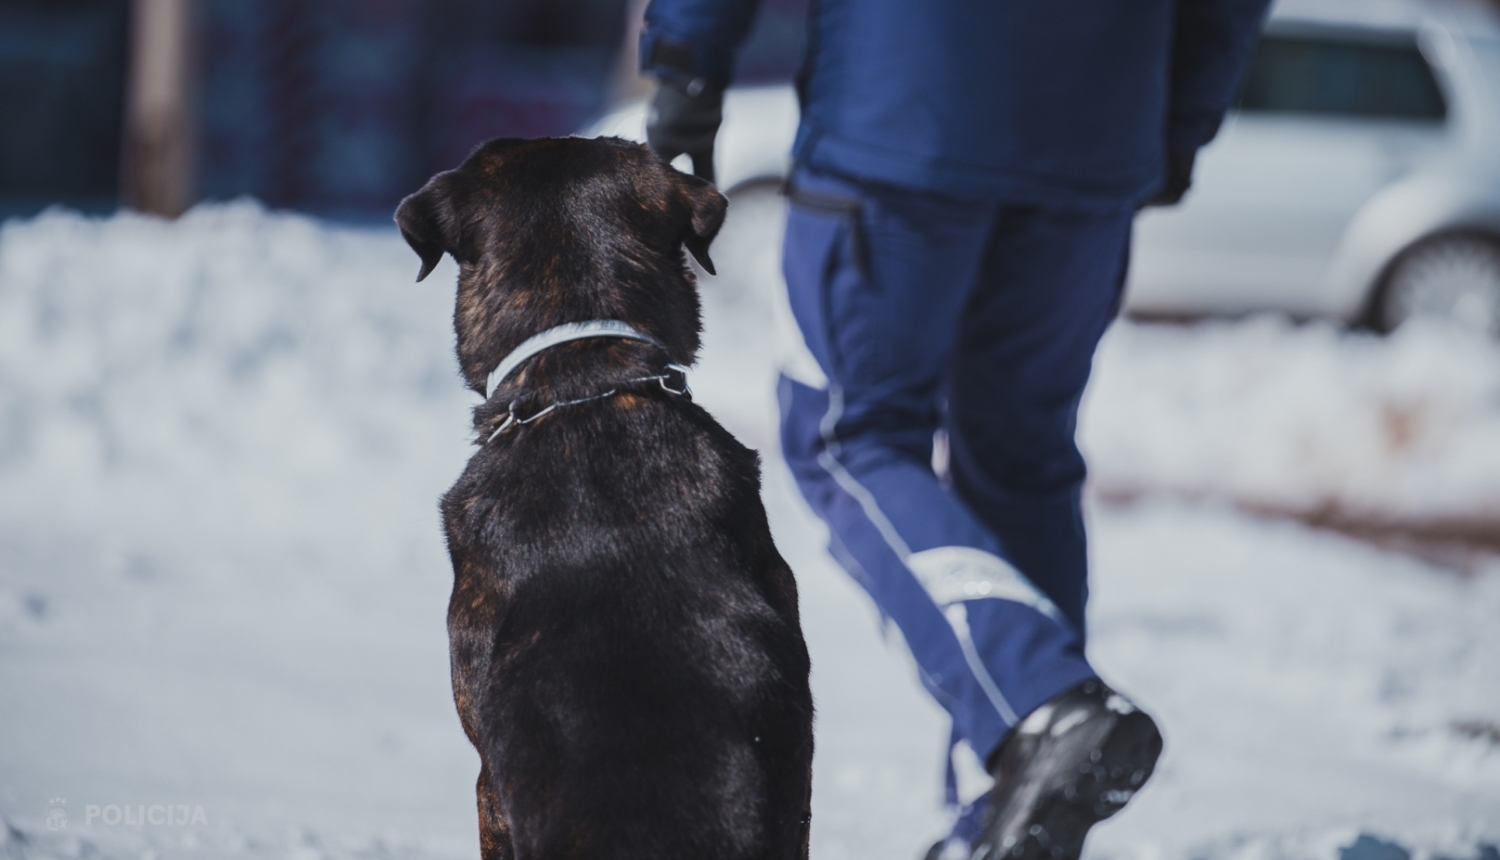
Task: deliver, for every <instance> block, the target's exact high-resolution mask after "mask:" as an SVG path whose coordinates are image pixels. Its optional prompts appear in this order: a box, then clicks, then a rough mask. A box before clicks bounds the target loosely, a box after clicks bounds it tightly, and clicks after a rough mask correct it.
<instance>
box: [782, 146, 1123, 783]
mask: <svg viewBox="0 0 1500 860" xmlns="http://www.w3.org/2000/svg"><path fill="white" fill-rule="evenodd" d="M1133 215H1134V212H1133V210H1131V209H1129V208H1123V207H1116V208H1104V209H1098V208H1047V207H1040V206H1036V205H1007V204H1006V203H1003V202H981V201H966V200H957V199H952V198H945V197H939V196H935V195H933V194H931V193H927V192H920V191H912V190H904V189H898V188H894V187H890V186H876V185H868V184H858V183H855V182H852V181H847V180H845V179H842V178H838V177H834V176H831V175H827V174H814V173H811V172H809V171H807V170H806V169H803V170H799V171H798V172H797V174H796V176H795V177H794V180H793V193H792V204H791V211H790V215H789V217H788V222H787V230H786V245H785V254H784V267H785V272H786V281H787V290H788V295H787V298H788V299H789V303H790V310H791V314H792V316H793V317H794V319H795V323H796V328H797V329H799V330H800V335H801V337H800V339H798V338H796V337H795V336H794V337H793V338H792V339H791V340H792V343H793V344H794V347H793V349H792V350H791V351H790V353H789V354H788V355H786V356H784V358H783V371H782V376H781V379H780V383H779V396H780V403H781V414H782V448H783V453H784V455H785V458H786V461H787V464H788V465H789V466H790V467H791V470H792V472H793V474H794V475H795V477H796V480H797V482H798V485H799V486H800V488H801V490H802V493H803V494H804V495H805V496H806V498H807V500H808V502H809V503H810V504H811V506H812V507H813V509H814V510H815V511H816V512H817V513H818V514H819V515H820V516H821V517H822V518H823V519H824V520H825V521H826V522H827V523H828V525H829V529H830V532H831V538H830V540H831V549H832V551H833V553H834V555H835V556H836V557H837V558H838V560H839V561H840V563H841V564H842V565H843V566H844V567H845V568H846V569H847V570H848V571H849V573H850V574H851V575H853V576H854V577H855V578H856V579H857V580H858V581H859V583H860V584H861V585H862V586H863V587H864V588H865V589H866V590H867V591H868V592H869V594H870V596H871V597H872V598H874V600H875V603H876V604H877V605H878V606H879V608H880V610H881V612H882V613H883V614H884V615H885V616H886V617H888V618H889V619H891V620H892V621H894V622H895V624H896V625H897V627H898V628H899V629H900V631H901V633H902V635H903V636H904V638H905V640H906V644H907V646H908V647H909V648H910V649H911V653H912V655H913V656H914V657H915V658H916V663H917V666H918V667H919V669H920V674H921V680H922V682H923V684H924V685H925V686H926V687H927V689H928V690H929V691H931V693H932V695H933V696H934V697H936V699H937V700H938V702H940V703H941V704H942V706H943V707H944V708H946V709H947V710H948V712H949V713H950V714H951V715H952V718H953V732H954V738H955V740H957V739H960V738H961V739H964V740H967V741H968V743H969V745H970V746H971V747H972V748H973V750H974V751H975V752H976V753H977V754H978V755H979V756H980V757H981V758H983V759H987V758H988V757H989V755H990V754H991V753H992V752H993V751H994V750H995V749H996V748H997V747H998V746H999V745H1000V743H1001V742H1002V741H1003V740H1004V739H1005V737H1006V736H1007V734H1008V733H1009V731H1010V729H1011V727H1012V726H1014V725H1015V724H1016V723H1017V722H1018V721H1019V720H1021V719H1024V718H1025V716H1026V715H1027V714H1028V713H1030V712H1031V711H1032V710H1033V709H1035V708H1036V707H1038V706H1039V705H1041V704H1043V703H1045V702H1046V701H1048V700H1049V699H1052V698H1053V697H1055V696H1057V695H1058V694H1060V693H1062V692H1065V691H1066V690H1068V689H1071V688H1072V687H1074V686H1076V685H1078V684H1080V683H1082V682H1084V681H1086V680H1089V679H1092V678H1094V677H1095V675H1094V672H1093V670H1092V669H1091V668H1090V667H1089V664H1088V662H1087V661H1086V660H1085V659H1084V653H1083V645H1084V604H1085V601H1086V600H1087V595H1088V585H1087V564H1086V552H1085V543H1084V530H1083V522H1082V519H1081V516H1080V511H1079V490H1080V486H1081V484H1082V482H1083V478H1084V464H1083V460H1082V457H1081V456H1080V455H1079V453H1078V449H1077V448H1076V447H1075V445H1074V440H1073V437H1074V426H1075V418H1076V415H1077V410H1078V400H1079V396H1080V395H1081V393H1082V392H1083V388H1084V384H1085V382H1086V381H1087V380H1088V375H1089V369H1090V365H1091V362H1092V359H1093V355H1094V348H1095V346H1096V345H1097V343H1098V341H1099V338H1100V336H1101V335H1102V334H1103V332H1104V329H1105V327H1106V326H1107V325H1108V324H1109V322H1110V320H1111V319H1112V318H1113V316H1114V315H1115V312H1116V310H1117V307H1118V304H1119V298H1120V290H1121V285H1122V282H1123V279H1124V272H1125V266H1126V258H1127V254H1128V250H1129V240H1130V227H1131V220H1132V218H1133ZM939 429H942V430H943V431H945V432H946V435H947V439H948V440H949V450H950V455H949V457H948V463H949V465H948V469H947V470H946V471H947V473H946V474H943V475H939V474H938V473H937V472H935V470H934V467H933V456H932V454H933V446H934V434H935V432H936V431H938V430H939Z"/></svg>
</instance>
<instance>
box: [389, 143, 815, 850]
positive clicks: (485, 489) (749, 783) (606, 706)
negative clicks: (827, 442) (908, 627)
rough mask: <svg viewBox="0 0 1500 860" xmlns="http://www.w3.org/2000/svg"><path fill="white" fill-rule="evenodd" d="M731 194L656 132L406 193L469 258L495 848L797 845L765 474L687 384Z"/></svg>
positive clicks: (464, 273)
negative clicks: (679, 164)
mask: <svg viewBox="0 0 1500 860" xmlns="http://www.w3.org/2000/svg"><path fill="white" fill-rule="evenodd" d="M727 206H728V203H727V201H726V200H725V198H724V197H723V195H721V194H720V193H719V192H718V191H717V190H715V189H714V187H713V186H712V185H711V184H710V183H708V182H706V181H704V180H702V179H699V178H697V177H694V176H689V175H687V174H684V173H681V172H679V171H677V170H675V169H673V168H672V167H671V166H670V165H668V164H667V163H665V162H663V161H662V160H661V159H659V158H657V157H656V156H655V155H654V154H652V152H651V151H650V150H649V149H647V148H646V147H644V146H641V145H637V144H633V143H629V142H627V141H624V140H619V139H613V138H601V139H594V140H585V139H580V138H563V139H540V140H520V139H499V140H492V141H490V142H488V143H485V144H483V145H482V146H480V147H479V148H478V149H476V150H475V151H474V152H473V154H472V155H470V156H469V157H468V159H466V160H465V161H464V162H463V164H462V165H460V166H459V167H458V168H456V169H454V170H451V171H447V172H444V173H440V174H438V175H437V176H435V177H433V178H432V179H431V181H429V182H428V183H427V184H426V185H425V186H423V187H422V188H421V190H419V191H417V192H416V193H415V194H412V195H411V196H410V197H407V198H406V199H405V200H403V201H402V202H401V205H400V207H399V208H398V209H397V211H396V223H397V225H398V226H399V227H400V229H401V235H402V236H403V237H404V238H405V239H406V241H407V243H408V244H410V245H411V247H412V250H414V251H416V253H417V255H418V256H419V257H420V258H421V270H420V272H419V274H418V275H417V280H418V281H420V280H422V279H423V278H425V277H427V275H428V274H430V273H431V272H432V270H433V267H434V266H436V265H437V263H438V262H439V261H440V260H441V258H442V256H443V254H448V255H450V256H452V257H453V259H454V260H455V261H456V262H457V263H458V268H459V275H458V293H457V301H456V309H455V311H454V316H453V323H454V331H455V332H456V334H457V341H458V344H457V349H458V360H459V366H460V370H461V373H462V375H463V378H464V380H465V382H466V383H467V385H468V387H469V388H471V389H473V390H474V391H475V392H477V393H479V394H480V396H482V397H484V398H485V400H484V403H482V404H481V405H480V406H478V407H476V408H475V410H474V428H475V430H476V432H477V437H476V444H477V445H478V451H477V452H476V453H475V454H474V456H473V457H472V459H470V460H469V463H468V466H467V467H466V468H465V469H464V471H463V474H462V476H461V477H460V478H459V479H458V482H457V483H455V484H454V485H453V487H452V488H451V489H450V490H449V491H448V492H447V493H446V494H445V495H444V496H443V498H442V502H441V510H442V516H443V524H444V529H445V531H446V535H447V541H448V551H449V556H450V558H451V560H452V563H453V575H454V584H453V595H452V600H451V602H450V604H449V609H448V635H449V644H450V657H451V661H452V663H451V665H452V675H453V696H454V701H455V703H456V704H457V706H458V714H459V718H460V720H461V722H462V724H463V729H464V732H465V733H466V734H467V735H468V737H469V740H470V741H471V742H472V743H473V744H474V748H475V749H476V750H477V751H478V752H479V758H480V762H481V766H480V771H479V781H478V785H477V794H478V804H479V831H480V846H481V854H482V857H483V858H484V860H511V858H517V860H531V858H549V860H550V858H558V860H562V858H620V860H625V858H638V860H671V858H693V860H704V858H724V860H729V858H767V860H770V858H787V860H791V858H802V860H806V858H807V853H808V833H809V827H810V822H811V812H810V799H811V786H812V773H811V766H812V755H813V735H812V719H813V704H812V694H811V691H810V689H809V685H808V673H809V659H808V653H807V646H806V643H805V642H804V640H803V637H802V630H801V625H800V621H799V617H798V607H797V585H796V581H795V579H794V578H793V575H792V571H791V569H790V568H789V567H788V566H787V564H786V562H785V561H784V560H783V559H782V558H781V556H780V554H779V553H778V552H777V550H776V546H775V544H774V542H773V541H772V538H771V531H770V527H769V525H768V523H767V519H766V513H765V508H764V507H763V505H762V503H761V499H760V461H759V458H758V456H757V455H756V453H755V452H754V451H752V450H750V449H748V448H746V447H744V446H743V445H741V444H740V443H739V442H737V441H736V440H735V438H734V437H733V436H731V435H730V434H729V432H728V431H726V430H725V429H724V428H723V427H721V426H719V424H718V423H717V422H715V421H714V419H713V418H712V417H711V416H710V415H709V414H708V413H707V412H705V411H704V410H703V409H702V408H701V407H700V406H698V405H697V404H695V403H693V402H692V400H691V399H690V397H689V394H688V391H687V388H686V385H685V377H684V376H683V370H684V368H686V367H687V366H689V365H691V364H692V363H693V361H694V357H695V356H696V354H697V352H698V349H699V346H700V340H699V337H700V332H701V321H700V305H699V298H698V292H697V286H696V281H695V278H694V276H693V274H692V272H691V271H690V269H689V267H688V265H687V261H686V258H685V255H684V253H683V249H684V248H685V249H686V250H687V252H688V253H691V254H692V255H693V256H694V257H695V258H696V259H697V260H698V261H699V263H700V264H701V265H702V266H703V268H704V269H705V270H706V271H708V272H710V273H712V272H713V262H712V261H711V259H710V258H709V255H708V248H709V245H710V243H711V242H712V241H713V238H714V236H715V235H716V234H717V233H718V231H719V228H720V226H721V225H722V224H723V221H724V215H725V211H726V208H727Z"/></svg>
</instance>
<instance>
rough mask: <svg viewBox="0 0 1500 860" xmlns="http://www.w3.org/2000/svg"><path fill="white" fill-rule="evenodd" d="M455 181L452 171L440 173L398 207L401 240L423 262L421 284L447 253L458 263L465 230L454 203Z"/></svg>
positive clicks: (420, 273)
mask: <svg viewBox="0 0 1500 860" xmlns="http://www.w3.org/2000/svg"><path fill="white" fill-rule="evenodd" d="M452 178H453V171H451V170H449V171H445V172H443V173H439V174H438V175H437V176H434V177H432V179H430V180H428V182H427V184H426V185H423V186H422V188H421V190H420V191H418V192H417V193H415V194H412V195H411V196H409V197H407V198H406V199H405V200H402V201H401V205H400V206H397V207H396V226H397V227H400V228H401V237H402V238H403V239H405V240H406V244H408V245H410V246H411V249H412V250H413V251H416V252H417V256H418V257H421V258H422V270H421V271H419V272H417V280H418V281H420V280H422V279H423V278H425V277H427V276H428V275H430V274H432V270H433V269H435V268H437V264H438V261H440V260H442V259H443V252H445V251H446V252H447V253H449V254H452V255H454V258H455V259H456V258H457V255H458V248H459V242H460V240H461V239H462V238H463V230H462V225H461V224H459V222H458V212H457V207H456V206H455V205H454V201H453V194H452V184H453V183H452Z"/></svg>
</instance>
